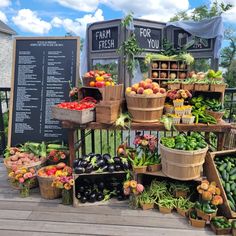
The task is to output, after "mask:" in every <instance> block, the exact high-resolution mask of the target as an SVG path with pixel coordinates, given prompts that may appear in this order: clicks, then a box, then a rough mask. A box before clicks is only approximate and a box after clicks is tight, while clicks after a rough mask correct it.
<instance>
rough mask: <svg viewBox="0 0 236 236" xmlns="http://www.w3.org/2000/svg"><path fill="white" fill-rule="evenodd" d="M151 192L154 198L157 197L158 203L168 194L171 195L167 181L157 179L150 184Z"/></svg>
mask: <svg viewBox="0 0 236 236" xmlns="http://www.w3.org/2000/svg"><path fill="white" fill-rule="evenodd" d="M149 191H150V194H151V197H152V198H153V199H155V201H156V203H157V202H158V201H159V200H160V199H162V198H165V197H166V196H170V193H169V192H168V184H167V182H165V181H157V180H153V181H152V182H151V185H150V189H149Z"/></svg>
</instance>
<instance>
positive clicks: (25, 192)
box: [8, 167, 36, 197]
mask: <svg viewBox="0 0 236 236" xmlns="http://www.w3.org/2000/svg"><path fill="white" fill-rule="evenodd" d="M35 176H36V174H35V170H34V168H29V169H28V168H25V167H21V168H14V169H13V170H12V171H11V172H10V173H9V174H8V177H9V178H10V181H11V182H12V184H13V185H14V186H16V187H17V188H19V189H20V196H21V197H28V196H29V192H30V187H31V185H32V184H33V183H35V181H36V178H35Z"/></svg>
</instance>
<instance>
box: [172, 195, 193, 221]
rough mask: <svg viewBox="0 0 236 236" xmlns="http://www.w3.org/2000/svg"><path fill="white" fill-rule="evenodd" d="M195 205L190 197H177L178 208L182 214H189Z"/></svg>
mask: <svg viewBox="0 0 236 236" xmlns="http://www.w3.org/2000/svg"><path fill="white" fill-rule="evenodd" d="M193 207H194V203H193V202H191V201H190V200H189V198H183V197H180V198H177V199H176V210H177V212H178V213H179V214H180V215H181V216H184V217H185V216H187V215H188V212H189V210H190V209H191V208H193Z"/></svg>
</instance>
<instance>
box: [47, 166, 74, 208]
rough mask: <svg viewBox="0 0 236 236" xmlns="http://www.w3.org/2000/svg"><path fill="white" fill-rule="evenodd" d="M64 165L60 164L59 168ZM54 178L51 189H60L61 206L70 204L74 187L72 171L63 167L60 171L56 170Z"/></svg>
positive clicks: (67, 167)
mask: <svg viewBox="0 0 236 236" xmlns="http://www.w3.org/2000/svg"><path fill="white" fill-rule="evenodd" d="M63 164H64V163H61V167H62V166H63ZM55 176H56V177H55V178H54V179H53V182H52V187H56V188H60V189H62V204H64V205H71V204H72V201H73V199H72V186H73V185H74V179H73V177H72V169H71V168H70V167H69V166H66V165H64V167H63V168H62V169H59V170H57V172H56V173H55Z"/></svg>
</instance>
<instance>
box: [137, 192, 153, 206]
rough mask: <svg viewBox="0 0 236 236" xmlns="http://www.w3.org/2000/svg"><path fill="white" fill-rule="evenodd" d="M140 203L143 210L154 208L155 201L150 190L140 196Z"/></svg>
mask: <svg viewBox="0 0 236 236" xmlns="http://www.w3.org/2000/svg"><path fill="white" fill-rule="evenodd" d="M138 202H139V205H140V206H141V207H142V208H143V210H149V209H152V208H154V203H155V199H154V198H153V197H152V196H151V193H150V191H149V189H146V190H144V191H143V192H142V193H141V194H140V195H139V196H138Z"/></svg>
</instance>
